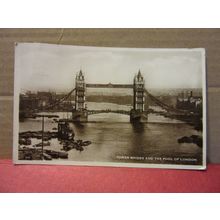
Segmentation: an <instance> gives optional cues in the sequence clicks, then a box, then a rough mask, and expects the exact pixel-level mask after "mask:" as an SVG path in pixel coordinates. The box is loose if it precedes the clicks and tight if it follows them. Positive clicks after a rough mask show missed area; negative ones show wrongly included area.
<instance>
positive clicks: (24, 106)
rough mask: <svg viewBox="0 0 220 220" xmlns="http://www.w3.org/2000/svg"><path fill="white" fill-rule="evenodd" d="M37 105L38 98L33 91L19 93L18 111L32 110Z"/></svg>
mask: <svg viewBox="0 0 220 220" xmlns="http://www.w3.org/2000/svg"><path fill="white" fill-rule="evenodd" d="M38 105H39V98H38V97H37V96H36V94H34V93H28V95H27V94H25V95H24V94H21V95H20V100H19V109H20V111H27V110H34V109H37V108H38Z"/></svg>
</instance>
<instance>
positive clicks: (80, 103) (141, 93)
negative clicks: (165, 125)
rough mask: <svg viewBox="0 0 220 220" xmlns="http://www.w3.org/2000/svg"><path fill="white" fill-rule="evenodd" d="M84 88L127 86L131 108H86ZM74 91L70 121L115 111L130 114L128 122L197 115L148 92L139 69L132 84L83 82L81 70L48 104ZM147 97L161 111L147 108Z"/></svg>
mask: <svg viewBox="0 0 220 220" xmlns="http://www.w3.org/2000/svg"><path fill="white" fill-rule="evenodd" d="M86 88H116V89H117V88H129V89H132V90H133V102H132V109H131V110H130V111H125V110H112V109H105V110H92V109H88V108H87V105H86ZM73 92H75V103H74V106H73V110H72V119H71V121H79V122H87V121H88V116H89V115H93V114H100V113H117V114H124V115H129V116H130V122H147V121H148V114H150V113H151V114H160V115H163V116H165V117H170V118H176V119H180V120H183V121H186V120H194V118H195V117H198V116H197V115H196V114H192V113H191V112H189V111H187V110H181V109H176V108H174V107H173V106H169V105H168V104H166V103H164V102H162V101H161V100H159V99H158V98H156V97H155V96H154V95H152V94H151V93H149V92H148V90H147V89H146V88H145V80H144V77H143V75H142V74H141V71H140V70H139V71H138V73H137V74H135V76H134V79H133V84H112V83H108V84H92V83H86V82H85V76H84V74H83V72H82V70H80V71H79V73H78V74H76V78H75V86H74V88H73V89H72V90H71V91H70V92H69V93H68V94H67V95H66V96H64V97H63V98H62V99H60V100H58V101H57V102H56V103H54V104H53V105H51V106H48V108H49V109H51V108H52V107H53V106H55V105H59V104H60V103H61V102H63V101H65V100H66V99H68V98H69V97H70V96H71V94H72V93H73ZM149 99H150V100H151V101H153V102H154V103H155V104H156V105H157V106H160V107H161V108H162V109H164V110H165V112H164V111H163V112H162V111H155V110H152V109H150V108H149V104H148V101H149Z"/></svg>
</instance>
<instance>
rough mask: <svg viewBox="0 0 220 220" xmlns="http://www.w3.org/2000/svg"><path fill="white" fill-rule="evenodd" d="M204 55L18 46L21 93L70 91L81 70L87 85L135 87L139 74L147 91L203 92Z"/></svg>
mask: <svg viewBox="0 0 220 220" xmlns="http://www.w3.org/2000/svg"><path fill="white" fill-rule="evenodd" d="M202 56H203V53H201V50H200V51H198V50H193V49H191V50H186V49H184V50H183V49H172V50H169V49H168V50H166V49H163V50H161V49H142V48H106V47H105V48H104V47H103V48H101V47H82V46H67V45H53V44H40V43H19V44H18V45H17V46H16V54H15V57H16V63H15V66H16V68H15V70H16V74H18V75H20V76H21V79H22V80H21V81H20V88H21V91H27V90H30V91H39V90H42V91H57V92H65V91H69V90H70V89H71V88H73V86H75V82H74V81H75V76H76V73H77V72H79V70H80V69H82V71H83V73H84V74H85V82H86V83H103V84H107V83H112V84H133V78H134V76H135V74H136V73H137V72H138V70H139V69H140V71H141V73H142V75H143V76H144V79H145V87H146V88H148V89H178V88H188V89H191V88H192V89H193V88H202V85H203V84H202V77H203V76H202V70H203V69H202V68H203V66H202V65H203V62H202V61H203V57H202Z"/></svg>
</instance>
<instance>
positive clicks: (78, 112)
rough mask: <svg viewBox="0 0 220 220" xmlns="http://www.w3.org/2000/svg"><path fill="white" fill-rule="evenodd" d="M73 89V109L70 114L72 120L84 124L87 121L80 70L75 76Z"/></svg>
mask: <svg viewBox="0 0 220 220" xmlns="http://www.w3.org/2000/svg"><path fill="white" fill-rule="evenodd" d="M75 89H76V90H75V108H74V109H73V112H72V120H73V121H81V122H86V121H87V119H88V112H87V107H86V84H85V77H84V74H83V72H82V70H80V71H79V73H78V74H76V79H75Z"/></svg>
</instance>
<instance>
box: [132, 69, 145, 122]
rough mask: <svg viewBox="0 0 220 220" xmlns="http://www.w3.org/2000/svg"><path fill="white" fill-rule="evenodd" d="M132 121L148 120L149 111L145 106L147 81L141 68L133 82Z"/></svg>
mask: <svg viewBox="0 0 220 220" xmlns="http://www.w3.org/2000/svg"><path fill="white" fill-rule="evenodd" d="M130 121H131V122H136V121H139V122H146V121H147V112H146V108H145V81H144V77H143V76H142V74H141V71H140V70H139V71H138V74H136V75H135V77H134V82H133V109H132V110H131V114H130Z"/></svg>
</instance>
